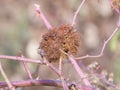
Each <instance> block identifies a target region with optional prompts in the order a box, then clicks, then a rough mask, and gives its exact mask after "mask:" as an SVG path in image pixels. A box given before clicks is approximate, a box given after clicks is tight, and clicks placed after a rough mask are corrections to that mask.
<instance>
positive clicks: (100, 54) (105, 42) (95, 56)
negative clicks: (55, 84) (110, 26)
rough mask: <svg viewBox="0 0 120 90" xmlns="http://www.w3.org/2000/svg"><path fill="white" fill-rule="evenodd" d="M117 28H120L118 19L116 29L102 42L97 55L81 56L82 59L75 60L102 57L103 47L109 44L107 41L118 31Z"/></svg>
mask: <svg viewBox="0 0 120 90" xmlns="http://www.w3.org/2000/svg"><path fill="white" fill-rule="evenodd" d="M119 27H120V18H119V20H118V25H117V27H116V28H115V30H114V31H113V32H112V34H111V35H110V36H109V37H108V39H107V40H105V41H104V44H103V46H102V49H101V51H100V53H99V54H98V55H85V56H82V57H77V58H75V59H76V60H80V59H85V58H97V57H101V56H102V55H103V52H104V50H105V47H106V46H107V44H108V43H109V41H110V40H111V39H112V37H113V36H114V35H115V34H116V32H117V31H118V30H119Z"/></svg>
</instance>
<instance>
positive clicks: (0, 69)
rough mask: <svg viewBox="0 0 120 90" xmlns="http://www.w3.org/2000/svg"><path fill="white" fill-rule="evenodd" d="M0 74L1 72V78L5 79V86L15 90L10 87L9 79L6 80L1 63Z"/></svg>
mask: <svg viewBox="0 0 120 90" xmlns="http://www.w3.org/2000/svg"><path fill="white" fill-rule="evenodd" d="M0 72H1V74H2V76H3V78H4V79H5V81H6V84H7V86H8V87H9V89H10V90H15V88H14V87H13V86H12V84H11V83H10V81H9V79H8V78H7V75H6V74H5V72H4V70H3V68H2V65H1V63H0Z"/></svg>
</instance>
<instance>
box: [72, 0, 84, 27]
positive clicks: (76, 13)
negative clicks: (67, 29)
mask: <svg viewBox="0 0 120 90" xmlns="http://www.w3.org/2000/svg"><path fill="white" fill-rule="evenodd" d="M84 3H85V0H83V1H82V3H81V4H80V5H79V7H78V9H77V11H76V12H75V14H74V16H73V20H72V24H71V26H74V24H75V20H76V18H77V15H78V13H79V11H80V9H81V7H82V6H83V4H84Z"/></svg>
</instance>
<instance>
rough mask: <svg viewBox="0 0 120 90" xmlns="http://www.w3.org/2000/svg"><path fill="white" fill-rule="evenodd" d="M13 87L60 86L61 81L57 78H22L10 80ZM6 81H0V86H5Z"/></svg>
mask: <svg viewBox="0 0 120 90" xmlns="http://www.w3.org/2000/svg"><path fill="white" fill-rule="evenodd" d="M10 83H11V84H12V85H13V86H14V87H29V86H54V87H61V88H62V84H61V81H57V80H22V81H11V82H10ZM7 86H8V85H7V83H6V82H0V88H3V87H7Z"/></svg>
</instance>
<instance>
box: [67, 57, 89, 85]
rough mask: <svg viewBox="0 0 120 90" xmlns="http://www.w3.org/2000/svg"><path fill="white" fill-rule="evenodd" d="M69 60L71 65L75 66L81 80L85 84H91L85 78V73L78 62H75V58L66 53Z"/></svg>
mask: <svg viewBox="0 0 120 90" xmlns="http://www.w3.org/2000/svg"><path fill="white" fill-rule="evenodd" d="M68 58H69V60H70V61H71V63H72V65H73V67H74V68H75V70H76V71H77V72H78V74H79V75H80V77H81V78H82V79H83V82H84V84H85V85H86V86H91V84H90V82H89V81H88V80H87V78H86V75H85V74H84V73H83V72H82V70H81V68H80V67H79V65H78V63H77V62H76V60H75V59H74V57H73V56H72V55H68Z"/></svg>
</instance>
